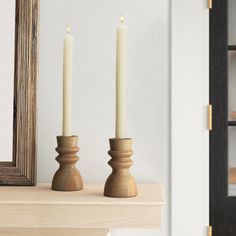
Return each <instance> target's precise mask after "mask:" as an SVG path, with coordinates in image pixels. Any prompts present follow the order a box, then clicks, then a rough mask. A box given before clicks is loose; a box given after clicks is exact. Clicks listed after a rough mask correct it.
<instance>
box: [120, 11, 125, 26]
mask: <svg viewBox="0 0 236 236" xmlns="http://www.w3.org/2000/svg"><path fill="white" fill-rule="evenodd" d="M120 23H121V24H124V23H125V17H124V14H123V13H121V15H120Z"/></svg>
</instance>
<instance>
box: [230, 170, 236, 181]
mask: <svg viewBox="0 0 236 236" xmlns="http://www.w3.org/2000/svg"><path fill="white" fill-rule="evenodd" d="M229 183H230V184H236V167H234V168H230V169H229Z"/></svg>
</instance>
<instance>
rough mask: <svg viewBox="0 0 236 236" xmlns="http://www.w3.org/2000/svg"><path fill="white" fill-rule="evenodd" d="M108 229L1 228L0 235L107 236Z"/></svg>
mask: <svg viewBox="0 0 236 236" xmlns="http://www.w3.org/2000/svg"><path fill="white" fill-rule="evenodd" d="M108 232H109V230H108V229H63V228H60V229H59V228H57V229H55V228H54V229H53V228H41V229H38V228H0V236H107V235H108Z"/></svg>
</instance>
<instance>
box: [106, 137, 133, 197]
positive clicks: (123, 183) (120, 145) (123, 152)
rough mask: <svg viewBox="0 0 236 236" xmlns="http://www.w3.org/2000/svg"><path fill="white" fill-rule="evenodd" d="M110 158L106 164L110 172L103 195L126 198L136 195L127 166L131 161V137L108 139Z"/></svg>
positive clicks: (130, 164) (129, 165) (128, 166)
mask: <svg viewBox="0 0 236 236" xmlns="http://www.w3.org/2000/svg"><path fill="white" fill-rule="evenodd" d="M109 142H110V151H109V152H108V154H109V155H110V156H111V160H110V161H109V162H108V164H109V165H110V166H111V167H112V173H111V175H110V176H109V177H108V179H107V181H106V183H105V188H104V195H105V196H107V197H117V198H126V197H134V196H136V195H137V185H136V182H135V179H134V177H133V176H132V175H131V174H130V172H129V168H130V167H131V166H132V164H133V161H132V160H131V159H130V157H131V155H132V154H133V152H132V148H131V146H132V139H130V138H126V139H109Z"/></svg>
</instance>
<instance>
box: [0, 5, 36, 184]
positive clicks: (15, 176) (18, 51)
mask: <svg viewBox="0 0 236 236" xmlns="http://www.w3.org/2000/svg"><path fill="white" fill-rule="evenodd" d="M38 7H39V1H38V0H16V27H15V72H14V73H15V78H14V117H13V161H12V163H8V164H6V163H3V162H2V163H0V185H35V184H36V111H37V79H38V12H39V9H38Z"/></svg>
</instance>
